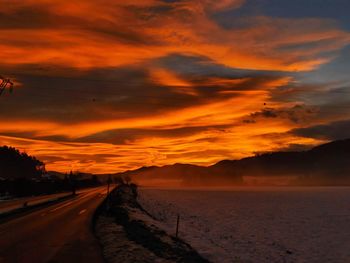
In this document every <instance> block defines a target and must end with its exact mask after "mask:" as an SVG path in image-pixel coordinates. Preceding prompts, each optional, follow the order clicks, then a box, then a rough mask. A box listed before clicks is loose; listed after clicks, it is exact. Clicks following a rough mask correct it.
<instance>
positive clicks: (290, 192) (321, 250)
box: [139, 187, 350, 263]
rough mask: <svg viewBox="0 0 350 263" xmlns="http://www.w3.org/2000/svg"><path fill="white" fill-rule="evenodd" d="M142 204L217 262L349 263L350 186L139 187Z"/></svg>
mask: <svg viewBox="0 0 350 263" xmlns="http://www.w3.org/2000/svg"><path fill="white" fill-rule="evenodd" d="M139 200H140V203H141V204H142V206H143V207H144V208H145V209H146V210H147V211H148V212H150V213H151V214H152V215H154V216H155V217H156V218H157V219H158V220H159V226H160V227H161V228H163V229H164V230H166V231H167V232H169V233H171V234H174V232H175V226H176V217H177V214H180V216H181V220H180V237H181V238H183V239H184V240H186V241H187V242H188V243H190V244H191V245H192V246H193V247H194V248H195V249H197V250H198V252H199V253H200V254H202V255H203V256H204V257H206V258H207V259H209V260H211V261H213V262H218V263H219V262H220V263H221V262H222V263H223V262H269V263H270V262H308V263H310V262H315V263H316V262H317V263H320V262H341V263H347V262H350V188H339V187H338V188H337V187H329V188H326V187H312V188H308V187H304V188H303V187H298V188H297V187H284V188H235V189H230V190H171V189H148V188H141V189H140V197H139Z"/></svg>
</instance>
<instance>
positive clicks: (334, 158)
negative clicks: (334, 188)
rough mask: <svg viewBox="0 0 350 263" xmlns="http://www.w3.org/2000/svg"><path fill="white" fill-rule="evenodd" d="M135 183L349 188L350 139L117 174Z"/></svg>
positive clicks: (145, 168)
mask: <svg viewBox="0 0 350 263" xmlns="http://www.w3.org/2000/svg"><path fill="white" fill-rule="evenodd" d="M116 175H117V176H125V175H128V176H130V177H131V178H133V179H134V180H135V181H139V182H141V183H142V182H147V181H148V182H151V183H152V182H154V183H155V184H164V185H166V184H167V183H169V184H172V183H177V184H178V185H182V186H228V185H239V184H242V183H243V181H244V177H248V176H252V177H257V178H259V177H270V178H273V177H287V176H288V177H294V178H295V179H294V180H293V182H292V183H293V184H295V185H350V139H346V140H339V141H334V142H330V143H326V144H323V145H320V146H317V147H314V148H312V149H311V150H308V151H302V152H272V153H265V154H259V155H256V156H252V157H247V158H243V159H240V160H223V161H220V162H218V163H216V164H214V165H212V166H208V167H204V166H197V165H191V164H178V163H177V164H174V165H166V166H162V167H158V166H150V167H142V168H139V169H137V170H132V171H126V172H124V173H118V174H116Z"/></svg>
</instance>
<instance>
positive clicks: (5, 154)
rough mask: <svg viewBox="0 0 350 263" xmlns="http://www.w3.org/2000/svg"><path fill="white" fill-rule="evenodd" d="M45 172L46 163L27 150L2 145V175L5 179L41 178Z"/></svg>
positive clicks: (0, 153) (0, 170)
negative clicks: (22, 150)
mask: <svg viewBox="0 0 350 263" xmlns="http://www.w3.org/2000/svg"><path fill="white" fill-rule="evenodd" d="M44 173H45V164H44V163H43V162H41V161H39V160H38V159H36V158H35V157H33V156H30V155H28V154H27V153H25V152H22V153H21V152H20V151H19V150H17V149H15V148H13V147H8V146H3V147H0V177H3V178H5V179H18V178H27V179H28V178H40V177H41V176H42V175H43V174H44Z"/></svg>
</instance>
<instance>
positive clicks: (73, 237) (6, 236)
mask: <svg viewBox="0 0 350 263" xmlns="http://www.w3.org/2000/svg"><path fill="white" fill-rule="evenodd" d="M105 196H106V187H99V188H94V189H91V190H88V191H86V192H83V193H81V194H79V195H78V196H76V197H74V198H71V199H69V200H66V201H64V202H60V203H58V204H55V205H51V206H48V207H45V208H43V209H39V210H37V211H35V212H32V213H30V214H27V215H25V216H22V217H19V218H16V219H13V220H11V221H9V222H6V223H4V224H0V237H1V238H0V263H5V262H6V263H12V262H13V263H32V262H33V263H44V262H51V263H54V262H57V263H61V262H64V263H70V262H83V263H90V262H97V263H99V262H103V258H102V255H101V250H100V247H99V244H98V242H97V241H96V240H95V238H94V236H93V234H92V233H91V219H92V215H93V213H94V211H95V209H96V208H97V206H98V205H99V204H100V203H101V202H102V201H103V198H104V197H105Z"/></svg>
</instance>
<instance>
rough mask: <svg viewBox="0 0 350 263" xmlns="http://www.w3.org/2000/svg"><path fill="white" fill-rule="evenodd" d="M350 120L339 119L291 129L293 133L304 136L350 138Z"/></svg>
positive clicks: (324, 138)
mask: <svg viewBox="0 0 350 263" xmlns="http://www.w3.org/2000/svg"><path fill="white" fill-rule="evenodd" d="M349 131H350V120H344V121H337V122H332V123H328V124H324V125H316V126H311V127H307V128H299V129H294V130H292V131H291V133H292V134H295V135H297V136H302V137H308V138H315V139H322V140H340V139H348V138H350V132H349Z"/></svg>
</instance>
